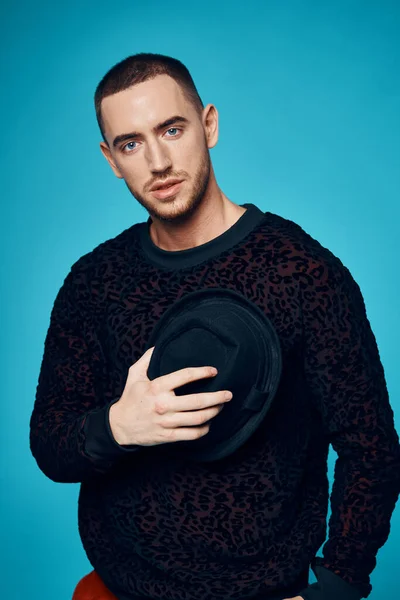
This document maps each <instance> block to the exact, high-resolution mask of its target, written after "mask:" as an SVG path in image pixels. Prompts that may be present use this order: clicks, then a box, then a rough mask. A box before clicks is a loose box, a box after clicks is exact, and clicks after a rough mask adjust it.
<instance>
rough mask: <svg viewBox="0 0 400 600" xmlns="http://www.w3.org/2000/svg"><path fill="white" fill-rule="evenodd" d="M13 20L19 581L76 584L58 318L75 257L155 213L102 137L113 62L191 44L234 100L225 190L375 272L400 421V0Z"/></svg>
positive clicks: (127, 8)
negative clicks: (41, 410)
mask: <svg viewBox="0 0 400 600" xmlns="http://www.w3.org/2000/svg"><path fill="white" fill-rule="evenodd" d="M0 22H1V23H2V25H1V30H2V31H1V38H0V40H1V42H0V44H1V53H0V56H1V58H0V60H1V65H0V67H1V73H0V74H1V82H2V84H3V85H2V93H1V95H0V102H1V112H0V114H1V119H2V125H1V144H0V153H1V156H0V158H1V168H2V184H1V191H2V203H1V211H2V217H1V236H0V237H1V239H0V244H1V247H0V251H1V254H2V259H3V260H2V263H1V264H2V271H3V272H2V277H1V283H2V294H1V313H0V314H1V317H2V329H1V331H2V334H3V335H2V356H1V366H2V376H1V392H2V393H1V398H2V406H1V412H2V418H1V421H0V423H1V435H0V440H1V441H0V444H1V452H0V456H1V459H0V460H1V463H0V473H1V506H0V509H1V510H0V514H1V521H2V523H1V531H2V533H3V542H2V545H1V550H0V552H1V554H2V556H1V565H2V568H3V574H2V577H1V584H0V585H1V589H2V597H4V598H7V600H16V599H17V600H20V599H21V600H22V599H24V600H25V599H29V600H39V599H40V600H55V599H57V600H69V599H70V598H71V596H72V591H73V589H74V587H75V585H76V583H77V582H78V580H79V579H80V578H81V577H83V575H84V574H86V573H87V572H88V571H89V570H91V566H90V564H89V562H88V561H87V559H86V556H85V554H84V551H83V549H82V546H81V542H80V539H79V537H78V529H77V495H78V488H79V486H78V485H77V484H63V485H62V484H57V483H53V482H52V481H50V480H49V479H47V478H46V477H45V476H44V475H43V474H42V473H41V472H40V471H39V469H38V467H37V466H36V463H35V461H34V459H33V457H32V456H31V454H30V450H29V445H28V435H29V427H28V425H29V418H30V415H31V411H32V407H33V402H34V396H35V389H36V384H37V378H38V373H39V368H40V363H41V359H42V352H43V344H44V338H45V334H46V331H47V327H48V325H49V318H50V311H51V308H52V305H53V302H54V298H55V295H56V293H57V291H58V289H59V287H60V286H61V284H62V282H63V279H64V277H65V276H66V274H67V272H68V270H69V268H70V266H71V264H72V263H73V262H74V261H75V260H77V259H78V258H79V257H80V256H81V255H82V254H84V253H86V252H89V251H90V250H92V249H93V248H94V247H95V246H96V245H98V244H99V243H100V242H102V241H104V240H106V239H109V238H111V237H114V236H115V235H117V234H118V233H119V232H120V231H122V230H123V229H125V228H127V227H128V226H130V225H131V224H133V223H134V222H138V221H144V220H145V219H146V218H147V213H146V212H145V210H144V209H143V208H142V207H141V206H140V205H139V204H138V203H137V201H136V200H135V199H134V198H133V197H132V196H131V195H130V193H129V191H128V190H127V188H126V186H125V184H124V182H123V181H121V180H118V179H117V178H116V177H115V176H114V175H113V174H112V171H111V169H110V168H109V166H108V164H107V163H106V161H105V160H104V158H103V156H102V155H101V153H100V150H99V147H98V142H99V141H100V135H99V131H98V129H97V123H96V121H95V113H94V108H93V94H94V90H95V87H96V85H97V83H98V81H99V80H100V79H101V77H102V76H103V75H104V73H105V72H106V71H107V70H108V69H109V68H110V67H111V66H112V65H113V64H115V63H116V62H118V61H119V60H121V59H122V58H125V57H126V56H128V55H130V54H134V53H136V52H143V51H145V52H160V53H163V54H169V55H171V56H174V57H176V58H179V59H180V60H181V61H183V62H184V64H186V66H187V67H188V68H189V70H190V71H191V73H192V76H193V78H194V80H195V83H196V85H197V87H198V90H199V92H200V95H201V97H202V99H203V101H204V103H208V102H212V103H214V104H215V105H216V106H217V108H218V110H219V113H220V141H219V143H218V145H217V147H216V148H215V149H213V150H212V151H211V157H212V160H213V163H214V167H215V171H216V176H217V181H218V183H219V185H220V187H221V188H222V190H223V191H224V192H225V193H226V194H227V196H228V197H229V198H230V199H231V200H232V201H233V202H235V203H237V204H242V203H244V202H253V203H255V204H257V205H258V206H259V207H260V208H261V209H262V210H269V211H272V212H275V213H278V214H280V215H282V216H284V217H286V218H289V219H292V220H294V221H296V222H297V223H299V224H300V225H301V226H302V227H303V228H304V229H305V230H306V231H308V232H309V233H310V234H311V235H313V236H314V237H316V238H317V239H318V240H319V241H320V242H321V243H322V244H323V245H324V246H327V247H328V248H329V249H330V250H331V251H332V252H334V253H335V254H336V255H337V256H339V257H340V259H341V260H342V262H343V263H344V264H345V265H346V266H347V267H348V268H349V269H350V271H351V272H352V274H353V276H354V278H355V279H356V281H357V282H358V284H359V285H360V287H361V291H362V293H363V295H364V299H365V302H366V306H367V314H368V317H369V319H370V322H371V325H372V328H373V331H374V333H375V336H376V339H377V342H378V347H379V350H380V354H381V359H382V362H383V365H384V368H385V373H386V378H387V385H388V389H389V394H390V397H391V402H392V406H393V409H394V412H395V420H396V427H397V430H399V418H400V406H399V391H400V389H399V388H400V370H399V368H398V350H397V348H398V343H397V342H398V337H399V333H400V332H399V301H398V292H399V283H398V282H399V278H398V240H397V235H398V232H399V212H400V209H399V204H400V202H399V179H400V168H399V167H400V160H399V159H400V144H399V139H400V138H399V133H400V131H399V129H400V128H399V120H400V102H399V92H400V88H399V73H400V62H399V54H400V53H399V41H398V40H399V26H400V10H399V3H398V2H388V1H384V0H383V1H382V0H381V1H380V2H367V1H355V0H346V1H339V0H335V1H331V2H323V3H320V2H313V1H304V2H301V1H288V2H279V1H276V2H261V1H260V2H257V1H254V2H252V1H247V2H244V3H237V4H236V3H235V2H232V1H231V2H221V1H218V0H217V1H216V3H212V2H210V0H204V1H203V2H193V3H191V2H188V1H175V2H172V1H171V2H161V1H160V2H158V1H157V0H154V1H153V2H151V3H149V4H147V3H145V2H144V3H137V2H127V1H123V0H122V1H119V2H114V3H111V2H109V1H107V2H104V1H102V0H96V1H94V0H93V1H88V2H84V1H83V2H79V3H78V2H77V1H76V0H75V1H68V2H66V1H63V2H61V3H56V2H44V1H41V0H39V1H36V2H28V1H22V2H11V1H10V0H8V1H4V0H3V2H2V5H1V8H0ZM334 458H335V456H334V455H333V453H332V452H331V454H330V477H331V479H332V473H333V461H334ZM399 543H400V509H399V507H398V506H397V507H396V509H395V512H394V514H393V518H392V530H391V534H390V536H389V540H388V542H387V543H386V545H385V546H384V547H383V548H382V549H381V550H380V551H379V553H378V566H377V567H376V569H375V570H374V572H373V574H372V583H373V586H374V590H373V592H372V594H371V595H370V599H371V600H378V599H379V600H380V599H382V600H383V599H386V598H392V597H394V594H395V592H396V591H397V590H398V589H399V581H400V580H399V574H398V568H399V565H398V563H397V564H396V560H397V555H398V550H397V548H398V547H399ZM311 580H312V581H313V580H314V578H313V577H312V579H311Z"/></svg>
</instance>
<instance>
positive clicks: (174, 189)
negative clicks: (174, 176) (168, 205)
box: [151, 180, 183, 200]
mask: <svg viewBox="0 0 400 600" xmlns="http://www.w3.org/2000/svg"><path fill="white" fill-rule="evenodd" d="M182 183H183V181H179V180H175V183H172V184H170V185H164V186H163V187H159V188H157V189H153V190H152V192H151V193H152V194H153V196H155V197H156V198H158V199H159V200H163V199H164V198H169V197H171V196H174V195H175V194H177V193H178V192H179V189H180V187H181V185H182Z"/></svg>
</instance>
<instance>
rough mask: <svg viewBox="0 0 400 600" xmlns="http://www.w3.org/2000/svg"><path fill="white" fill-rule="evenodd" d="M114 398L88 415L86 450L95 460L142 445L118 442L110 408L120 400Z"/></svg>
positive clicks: (110, 456) (112, 457)
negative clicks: (113, 428)
mask: <svg viewBox="0 0 400 600" xmlns="http://www.w3.org/2000/svg"><path fill="white" fill-rule="evenodd" d="M118 400H119V397H118V398H114V399H113V400H112V401H111V402H110V403H109V404H106V405H105V406H103V407H102V408H100V409H98V410H94V411H92V412H90V413H89V414H88V415H87V416H86V420H85V424H84V433H85V451H86V454H88V455H89V456H90V457H91V458H93V459H94V460H100V461H101V460H112V459H115V458H118V457H120V456H123V455H126V454H129V453H131V452H135V451H137V450H140V449H141V448H142V446H138V445H124V446H122V445H121V444H118V442H117V441H116V440H115V438H114V436H113V434H112V431H111V427H110V418H109V413H110V408H111V406H112V405H113V404H115V403H116V402H118Z"/></svg>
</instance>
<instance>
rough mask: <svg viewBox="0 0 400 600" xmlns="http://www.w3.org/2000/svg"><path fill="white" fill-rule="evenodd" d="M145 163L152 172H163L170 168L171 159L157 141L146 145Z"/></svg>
mask: <svg viewBox="0 0 400 600" xmlns="http://www.w3.org/2000/svg"><path fill="white" fill-rule="evenodd" d="M146 158H147V162H148V165H149V168H150V170H151V171H153V172H159V171H160V172H163V171H166V170H167V169H169V168H170V167H171V166H172V161H171V157H170V156H169V154H168V152H167V149H166V148H165V146H164V145H163V144H162V143H159V142H158V141H157V140H153V141H152V142H149V143H148V145H147V157H146Z"/></svg>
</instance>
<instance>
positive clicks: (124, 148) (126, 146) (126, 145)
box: [123, 142, 136, 151]
mask: <svg viewBox="0 0 400 600" xmlns="http://www.w3.org/2000/svg"><path fill="white" fill-rule="evenodd" d="M130 144H136V142H128V143H127V144H125V146H124V147H123V150H124V151H125V150H126V148H128V146H129V145H130ZM134 149H135V148H128V150H134Z"/></svg>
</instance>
